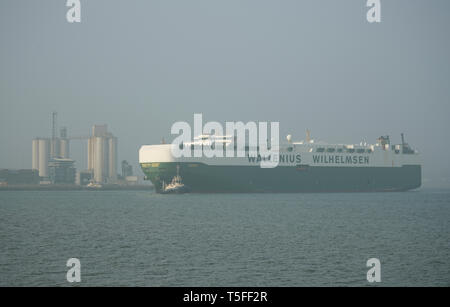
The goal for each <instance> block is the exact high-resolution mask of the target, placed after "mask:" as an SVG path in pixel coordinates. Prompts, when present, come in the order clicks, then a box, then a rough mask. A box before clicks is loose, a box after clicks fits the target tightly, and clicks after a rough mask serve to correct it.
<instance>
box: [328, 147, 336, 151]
mask: <svg viewBox="0 0 450 307" xmlns="http://www.w3.org/2000/svg"><path fill="white" fill-rule="evenodd" d="M335 150H336V149H334V148H327V152H334V151H335Z"/></svg>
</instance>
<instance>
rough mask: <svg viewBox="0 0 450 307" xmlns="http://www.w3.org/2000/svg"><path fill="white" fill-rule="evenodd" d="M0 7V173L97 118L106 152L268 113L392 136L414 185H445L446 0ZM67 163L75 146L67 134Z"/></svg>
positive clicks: (81, 150) (163, 0) (132, 149)
mask: <svg viewBox="0 0 450 307" xmlns="http://www.w3.org/2000/svg"><path fill="white" fill-rule="evenodd" d="M65 2H66V1H65V0H60V1H51V0H48V1H32V0H30V1H23V0H2V1H1V2H0V123H1V124H0V168H31V140H32V139H33V138H34V137H37V136H49V135H50V133H51V112H52V111H57V112H58V114H59V125H60V126H62V125H64V126H67V127H68V129H69V134H70V135H88V134H89V133H90V129H91V126H92V125H93V124H103V123H106V124H108V127H109V130H110V131H111V132H112V133H114V134H115V135H116V136H117V137H118V138H119V160H122V159H126V160H129V161H130V162H131V163H132V164H133V165H134V166H135V168H136V167H137V166H138V163H137V161H138V156H137V151H138V149H139V147H140V145H142V144H151V143H159V142H160V140H161V138H162V137H165V138H166V140H170V139H171V137H170V127H171V125H172V124H173V122H175V121H179V120H184V121H189V122H192V120H193V113H194V112H196V113H203V117H204V120H205V121H213V120H214V121H221V122H224V121H237V120H242V121H248V120H255V121H263V120H264V121H266V120H268V121H279V122H280V130H281V133H282V135H286V134H288V133H291V134H292V135H293V138H294V139H303V138H304V131H305V129H306V128H309V129H311V131H312V136H313V137H314V138H315V139H319V140H323V141H328V142H350V143H359V142H360V141H361V140H366V141H368V142H374V141H375V139H376V138H377V137H378V136H380V135H385V134H390V135H391V139H392V140H393V141H394V142H399V141H400V133H401V132H405V134H406V138H407V141H408V142H409V143H410V144H411V145H412V146H413V147H415V148H416V149H418V150H419V151H420V152H421V153H422V155H423V160H424V176H423V177H424V180H425V183H426V184H436V185H447V186H450V162H449V161H450V158H449V156H450V140H449V137H448V134H449V132H450V129H449V128H450V123H449V120H448V117H449V115H450V101H449V97H450V84H449V83H450V82H449V81H450V58H449V55H450V34H449V31H450V1H448V0H395V1H394V0H382V1H381V4H382V8H381V14H382V22H381V23H380V24H369V23H368V22H367V21H366V12H367V8H366V6H365V3H366V1H365V0H342V1H336V0H328V1H318V0H305V1H301V0H179V1H173V0H158V1H157V0H142V1H138V0H133V1H125V0H121V1H118V0H81V18H82V22H81V23H79V24H76V23H73V24H70V23H68V22H67V21H66V12H67V8H66V6H65ZM71 147H72V148H71V150H72V152H73V158H75V159H77V166H78V168H84V167H85V161H86V154H85V150H86V147H87V146H86V144H85V143H83V142H81V141H73V142H72V146H71Z"/></svg>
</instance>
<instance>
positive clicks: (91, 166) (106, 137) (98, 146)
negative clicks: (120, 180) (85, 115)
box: [88, 125, 117, 183]
mask: <svg viewBox="0 0 450 307" xmlns="http://www.w3.org/2000/svg"><path fill="white" fill-rule="evenodd" d="M88 170H90V171H91V172H92V173H93V176H94V181H95V182H96V183H116V182H117V138H116V137H115V136H113V135H112V134H111V133H109V132H108V129H107V126H106V125H95V126H94V127H92V137H90V138H89V140H88Z"/></svg>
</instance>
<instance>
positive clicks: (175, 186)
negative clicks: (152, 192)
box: [161, 165, 189, 194]
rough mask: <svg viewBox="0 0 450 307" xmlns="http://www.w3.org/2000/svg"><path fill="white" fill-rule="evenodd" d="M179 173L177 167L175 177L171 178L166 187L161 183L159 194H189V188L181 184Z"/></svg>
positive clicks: (178, 167)
mask: <svg viewBox="0 0 450 307" xmlns="http://www.w3.org/2000/svg"><path fill="white" fill-rule="evenodd" d="M179 172H180V166H179V165H177V175H176V176H174V177H173V178H172V181H171V182H170V183H169V184H168V185H166V183H165V182H164V181H163V183H162V188H161V194H183V193H188V192H189V188H188V187H187V186H186V185H185V184H184V183H183V180H182V178H181V176H180V174H179Z"/></svg>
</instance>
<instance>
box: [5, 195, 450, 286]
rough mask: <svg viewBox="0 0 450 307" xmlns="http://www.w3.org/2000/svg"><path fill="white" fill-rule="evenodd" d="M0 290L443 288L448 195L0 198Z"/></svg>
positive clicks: (448, 260) (449, 245) (448, 245)
mask: <svg viewBox="0 0 450 307" xmlns="http://www.w3.org/2000/svg"><path fill="white" fill-rule="evenodd" d="M0 245H1V249H0V285H1V286H12V285H19V286H20V285H32V286H51V285H63V286H64V285H71V284H69V283H67V281H66V272H67V268H66V261H67V259H69V258H72V257H75V258H79V259H80V261H81V276H82V277H81V278H82V283H81V285H101V286H119V285H126V286H128V285H139V286H140V285H142V286H144V285H145V286H316V285H317V286H333V285H336V286H364V285H368V282H367V281H366V273H367V270H368V268H366V261H367V259H369V258H372V257H376V258H379V259H380V261H381V276H382V277H381V278H382V283H381V285H385V286H392V285H405V286H425V285H439V286H449V285H450V191H449V190H421V191H414V192H405V193H364V194H211V195H193V194H191V195H158V194H154V193H153V192H147V191H73V192H32V191H27V192H14V191H7V192H5V191H3V192H0Z"/></svg>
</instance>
